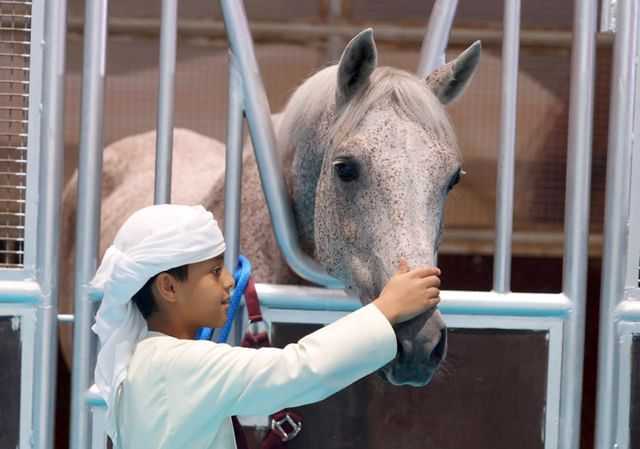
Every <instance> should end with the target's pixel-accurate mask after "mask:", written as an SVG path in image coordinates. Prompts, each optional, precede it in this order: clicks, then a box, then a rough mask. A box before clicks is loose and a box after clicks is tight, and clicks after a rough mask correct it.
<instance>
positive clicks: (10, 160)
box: [0, 159, 27, 201]
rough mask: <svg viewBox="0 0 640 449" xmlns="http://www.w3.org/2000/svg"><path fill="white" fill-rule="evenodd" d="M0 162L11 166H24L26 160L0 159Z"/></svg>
mask: <svg viewBox="0 0 640 449" xmlns="http://www.w3.org/2000/svg"><path fill="white" fill-rule="evenodd" d="M0 162H6V163H12V164H26V163H27V160H26V159H0ZM0 201H2V200H0Z"/></svg>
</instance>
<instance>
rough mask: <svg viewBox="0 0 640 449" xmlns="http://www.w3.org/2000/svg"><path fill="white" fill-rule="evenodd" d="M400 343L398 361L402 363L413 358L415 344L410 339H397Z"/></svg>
mask: <svg viewBox="0 0 640 449" xmlns="http://www.w3.org/2000/svg"><path fill="white" fill-rule="evenodd" d="M396 342H397V344H398V361H399V362H400V363H404V362H408V359H409V358H411V355H412V353H413V345H412V343H411V342H410V341H407V340H403V341H400V340H396Z"/></svg>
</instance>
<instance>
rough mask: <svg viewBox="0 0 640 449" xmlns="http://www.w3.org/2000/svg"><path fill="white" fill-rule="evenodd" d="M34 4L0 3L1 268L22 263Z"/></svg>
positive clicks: (18, 265) (20, 266) (18, 2)
mask: <svg viewBox="0 0 640 449" xmlns="http://www.w3.org/2000/svg"><path fill="white" fill-rule="evenodd" d="M30 41H31V2H21V1H0V268H22V267H23V264H24V258H23V256H24V229H25V195H26V189H27V187H26V172H27V170H26V169H27V124H28V118H29V117H28V110H29V63H30Z"/></svg>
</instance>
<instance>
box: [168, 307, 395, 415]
mask: <svg viewBox="0 0 640 449" xmlns="http://www.w3.org/2000/svg"><path fill="white" fill-rule="evenodd" d="M194 343H195V342H194ZM197 343H198V344H195V345H193V344H189V345H184V346H182V350H180V351H179V353H178V354H176V356H175V357H174V358H173V362H172V365H171V366H170V367H169V368H170V369H169V370H168V373H170V374H169V375H170V376H171V377H172V382H169V384H170V385H173V386H174V387H175V388H177V389H178V390H177V391H175V392H174V393H176V394H179V395H182V397H184V400H185V401H187V402H189V403H190V404H189V408H190V409H191V410H193V411H194V412H196V413H204V414H205V415H206V414H207V410H208V413H214V414H216V415H217V414H220V413H223V414H225V415H227V416H231V415H266V414H271V413H273V412H276V411H278V410H280V409H282V408H285V407H292V406H297V405H302V404H309V403H312V402H316V401H320V400H322V399H324V398H326V397H327V396H330V395H332V394H334V393H336V392H337V391H339V390H341V389H343V388H345V387H346V386H348V385H350V384H352V383H353V382H355V381H357V380H358V379H360V378H362V377H364V376H366V375H367V374H370V373H372V372H373V371H375V370H377V369H379V368H381V367H382V366H384V365H385V364H387V363H388V362H389V361H391V360H392V359H393V358H394V357H395V355H396V350H397V344H396V336H395V332H394V331H393V328H392V327H391V325H390V323H389V321H388V320H387V318H385V316H384V315H383V314H382V313H381V312H380V310H379V309H378V308H377V307H376V305H374V304H370V305H368V306H365V307H363V308H361V309H359V310H357V311H356V312H353V313H351V314H349V315H347V316H346V317H344V318H342V319H340V320H338V321H336V322H334V323H332V324H330V325H328V326H325V327H323V328H322V329H319V330H318V331H316V332H314V333H312V334H310V335H307V336H306V337H304V338H303V339H301V340H300V341H299V342H298V343H297V344H290V345H287V346H286V347H285V348H284V349H275V348H264V349H259V350H255V349H248V348H240V347H231V346H228V345H220V344H212V343H210V342H197ZM174 387H171V388H174ZM180 392H182V393H180ZM185 396H188V397H185Z"/></svg>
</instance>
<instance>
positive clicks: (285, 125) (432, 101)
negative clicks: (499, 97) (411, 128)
mask: <svg viewBox="0 0 640 449" xmlns="http://www.w3.org/2000/svg"><path fill="white" fill-rule="evenodd" d="M337 67H338V66H337V65H334V66H330V67H327V68H325V69H323V70H320V71H319V72H317V73H316V74H314V75H312V76H311V77H309V78H308V79H307V80H306V81H304V82H303V83H302V85H301V86H300V87H299V88H298V89H297V90H296V91H295V92H294V93H293V95H292V96H291V98H290V99H289V102H288V104H287V106H286V108H285V109H284V111H283V117H282V122H281V125H280V127H279V132H278V140H279V143H280V145H283V146H284V148H290V145H291V144H292V143H294V142H295V141H297V140H298V138H299V137H301V136H300V134H299V133H301V132H308V130H309V128H310V127H318V126H320V125H319V124H320V121H321V120H322V115H323V113H325V112H326V111H327V110H330V111H333V110H334V109H335V97H336V86H337ZM385 100H386V101H390V102H391V105H393V107H395V108H397V111H398V113H399V115H401V116H402V115H403V116H405V117H406V118H407V119H408V120H410V121H412V122H414V123H416V124H418V125H420V126H422V127H423V128H424V129H425V131H427V132H429V133H433V134H434V137H435V138H436V139H438V140H440V141H443V142H447V143H448V144H449V145H453V146H454V147H456V148H457V141H456V137H455V133H454V130H453V126H452V125H451V122H450V121H449V117H448V115H447V112H446V111H445V109H444V107H443V106H442V104H441V103H440V101H439V100H438V98H437V97H436V96H435V95H434V94H433V93H432V91H431V89H430V88H429V87H428V86H427V84H426V82H425V81H424V80H422V79H420V78H418V77H416V76H415V75H412V74H410V73H408V72H405V71H403V70H398V69H395V68H392V67H379V68H377V69H376V70H374V72H373V73H372V74H371V76H370V78H369V83H368V85H367V86H366V88H365V89H362V90H361V91H360V92H359V93H358V94H357V97H356V98H354V99H352V100H351V101H349V103H348V104H347V105H346V106H345V107H344V108H343V109H342V110H341V111H340V112H339V116H338V117H337V119H336V120H335V122H334V123H333V124H332V126H331V128H330V129H329V133H328V135H327V136H326V137H327V138H328V139H329V141H333V142H334V143H336V142H341V141H344V139H346V138H347V137H348V136H349V134H350V133H351V132H352V131H353V130H354V129H355V128H356V127H357V126H358V125H359V124H360V122H361V121H362V119H363V118H364V116H365V114H367V112H368V111H369V110H371V109H372V108H373V107H375V105H377V104H381V103H382V102H384V101H385Z"/></svg>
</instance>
